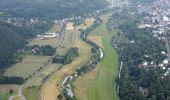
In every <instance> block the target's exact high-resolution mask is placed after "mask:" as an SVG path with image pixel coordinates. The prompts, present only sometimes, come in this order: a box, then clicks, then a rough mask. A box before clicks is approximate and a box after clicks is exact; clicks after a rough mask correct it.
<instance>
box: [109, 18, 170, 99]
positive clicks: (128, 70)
mask: <svg viewBox="0 0 170 100" xmlns="http://www.w3.org/2000/svg"><path fill="white" fill-rule="evenodd" d="M118 28H119V30H120V31H119V32H118V33H117V34H116V35H115V36H114V37H113V39H112V45H113V47H115V48H116V49H117V50H118V52H119V55H120V60H121V61H122V62H123V66H122V70H121V75H120V79H118V81H117V84H118V86H119V87H118V94H119V97H120V99H121V100H169V99H170V91H169V89H170V86H169V83H170V78H169V75H168V76H166V77H164V73H165V72H166V70H163V69H162V68H161V67H160V66H159V64H160V63H163V60H164V59H166V58H167V56H166V55H164V54H162V53H161V51H165V52H166V48H165V41H162V40H159V39H158V38H156V37H153V36H154V34H153V33H152V30H153V29H151V28H145V29H139V28H138V27H137V22H136V21H133V20H131V21H130V20H129V21H128V19H127V22H126V23H124V24H121V25H119V27H118ZM164 67H166V68H168V67H169V65H164Z"/></svg>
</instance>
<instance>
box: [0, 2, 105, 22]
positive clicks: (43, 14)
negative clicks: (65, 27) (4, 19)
mask: <svg viewBox="0 0 170 100" xmlns="http://www.w3.org/2000/svg"><path fill="white" fill-rule="evenodd" d="M106 5H107V2H106V1H105V0H1V1H0V9H1V10H0V11H1V12H3V16H15V17H26V18H43V19H61V18H66V17H72V16H81V15H84V13H90V12H92V11H95V10H98V9H102V8H104V7H105V6H106Z"/></svg>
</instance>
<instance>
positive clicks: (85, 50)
mask: <svg viewBox="0 0 170 100" xmlns="http://www.w3.org/2000/svg"><path fill="white" fill-rule="evenodd" d="M87 21H89V20H87ZM90 22H93V21H90ZM88 24H89V25H88V26H90V25H91V24H92V23H88ZM82 28H83V29H84V28H86V27H85V26H84V25H81V26H77V27H76V31H75V34H76V38H75V43H74V45H73V47H77V48H79V57H78V58H76V59H75V60H74V61H73V62H72V63H71V64H68V65H65V66H63V67H62V68H61V69H60V70H58V71H56V72H54V74H53V75H52V76H51V77H50V78H49V80H48V81H47V82H46V83H45V84H44V86H43V89H42V94H41V99H42V100H56V98H57V96H58V95H59V94H60V93H61V92H62V89H61V82H62V80H63V79H64V78H65V77H66V75H69V74H72V73H73V72H74V71H75V69H76V68H77V67H79V66H80V65H83V64H85V63H86V62H87V61H88V60H89V59H90V55H91V48H90V46H89V45H87V44H86V43H85V42H83V41H82V40H81V39H80V32H79V31H78V30H79V29H82Z"/></svg>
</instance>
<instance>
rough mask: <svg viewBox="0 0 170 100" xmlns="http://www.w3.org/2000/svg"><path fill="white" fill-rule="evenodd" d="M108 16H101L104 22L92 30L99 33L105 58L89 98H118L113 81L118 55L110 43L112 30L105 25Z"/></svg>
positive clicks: (93, 99)
mask: <svg viewBox="0 0 170 100" xmlns="http://www.w3.org/2000/svg"><path fill="white" fill-rule="evenodd" d="M108 16H110V14H107V15H104V16H102V17H101V18H102V19H103V21H104V23H103V24H102V25H101V26H99V27H98V28H96V29H95V30H94V31H93V32H92V33H93V35H101V37H102V42H103V46H104V48H103V49H104V53H105V58H104V60H103V62H102V64H101V66H100V68H99V71H98V73H97V77H96V79H95V82H94V83H93V85H92V87H91V89H90V99H91V100H118V97H117V95H116V82H115V80H116V77H117V71H118V55H117V53H116V51H115V50H114V49H113V47H112V46H111V43H110V41H111V37H112V35H113V32H111V31H109V30H108V29H107V27H106V22H107V20H108V18H109V17H108Z"/></svg>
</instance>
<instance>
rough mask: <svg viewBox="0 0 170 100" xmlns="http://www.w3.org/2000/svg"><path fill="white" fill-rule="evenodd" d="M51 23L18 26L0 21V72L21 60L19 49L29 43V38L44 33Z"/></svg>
mask: <svg viewBox="0 0 170 100" xmlns="http://www.w3.org/2000/svg"><path fill="white" fill-rule="evenodd" d="M51 25H52V24H51V23H50V24H40V23H38V25H34V27H18V26H14V25H12V24H9V23H4V22H0V72H1V73H2V72H3V71H4V69H6V67H9V66H10V65H12V64H14V63H16V62H18V61H20V60H21V58H20V56H19V53H18V51H19V50H20V49H22V48H23V47H24V46H25V45H26V44H27V39H29V38H32V37H34V36H35V35H36V34H40V33H43V31H45V30H47V29H49V28H50V27H51Z"/></svg>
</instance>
